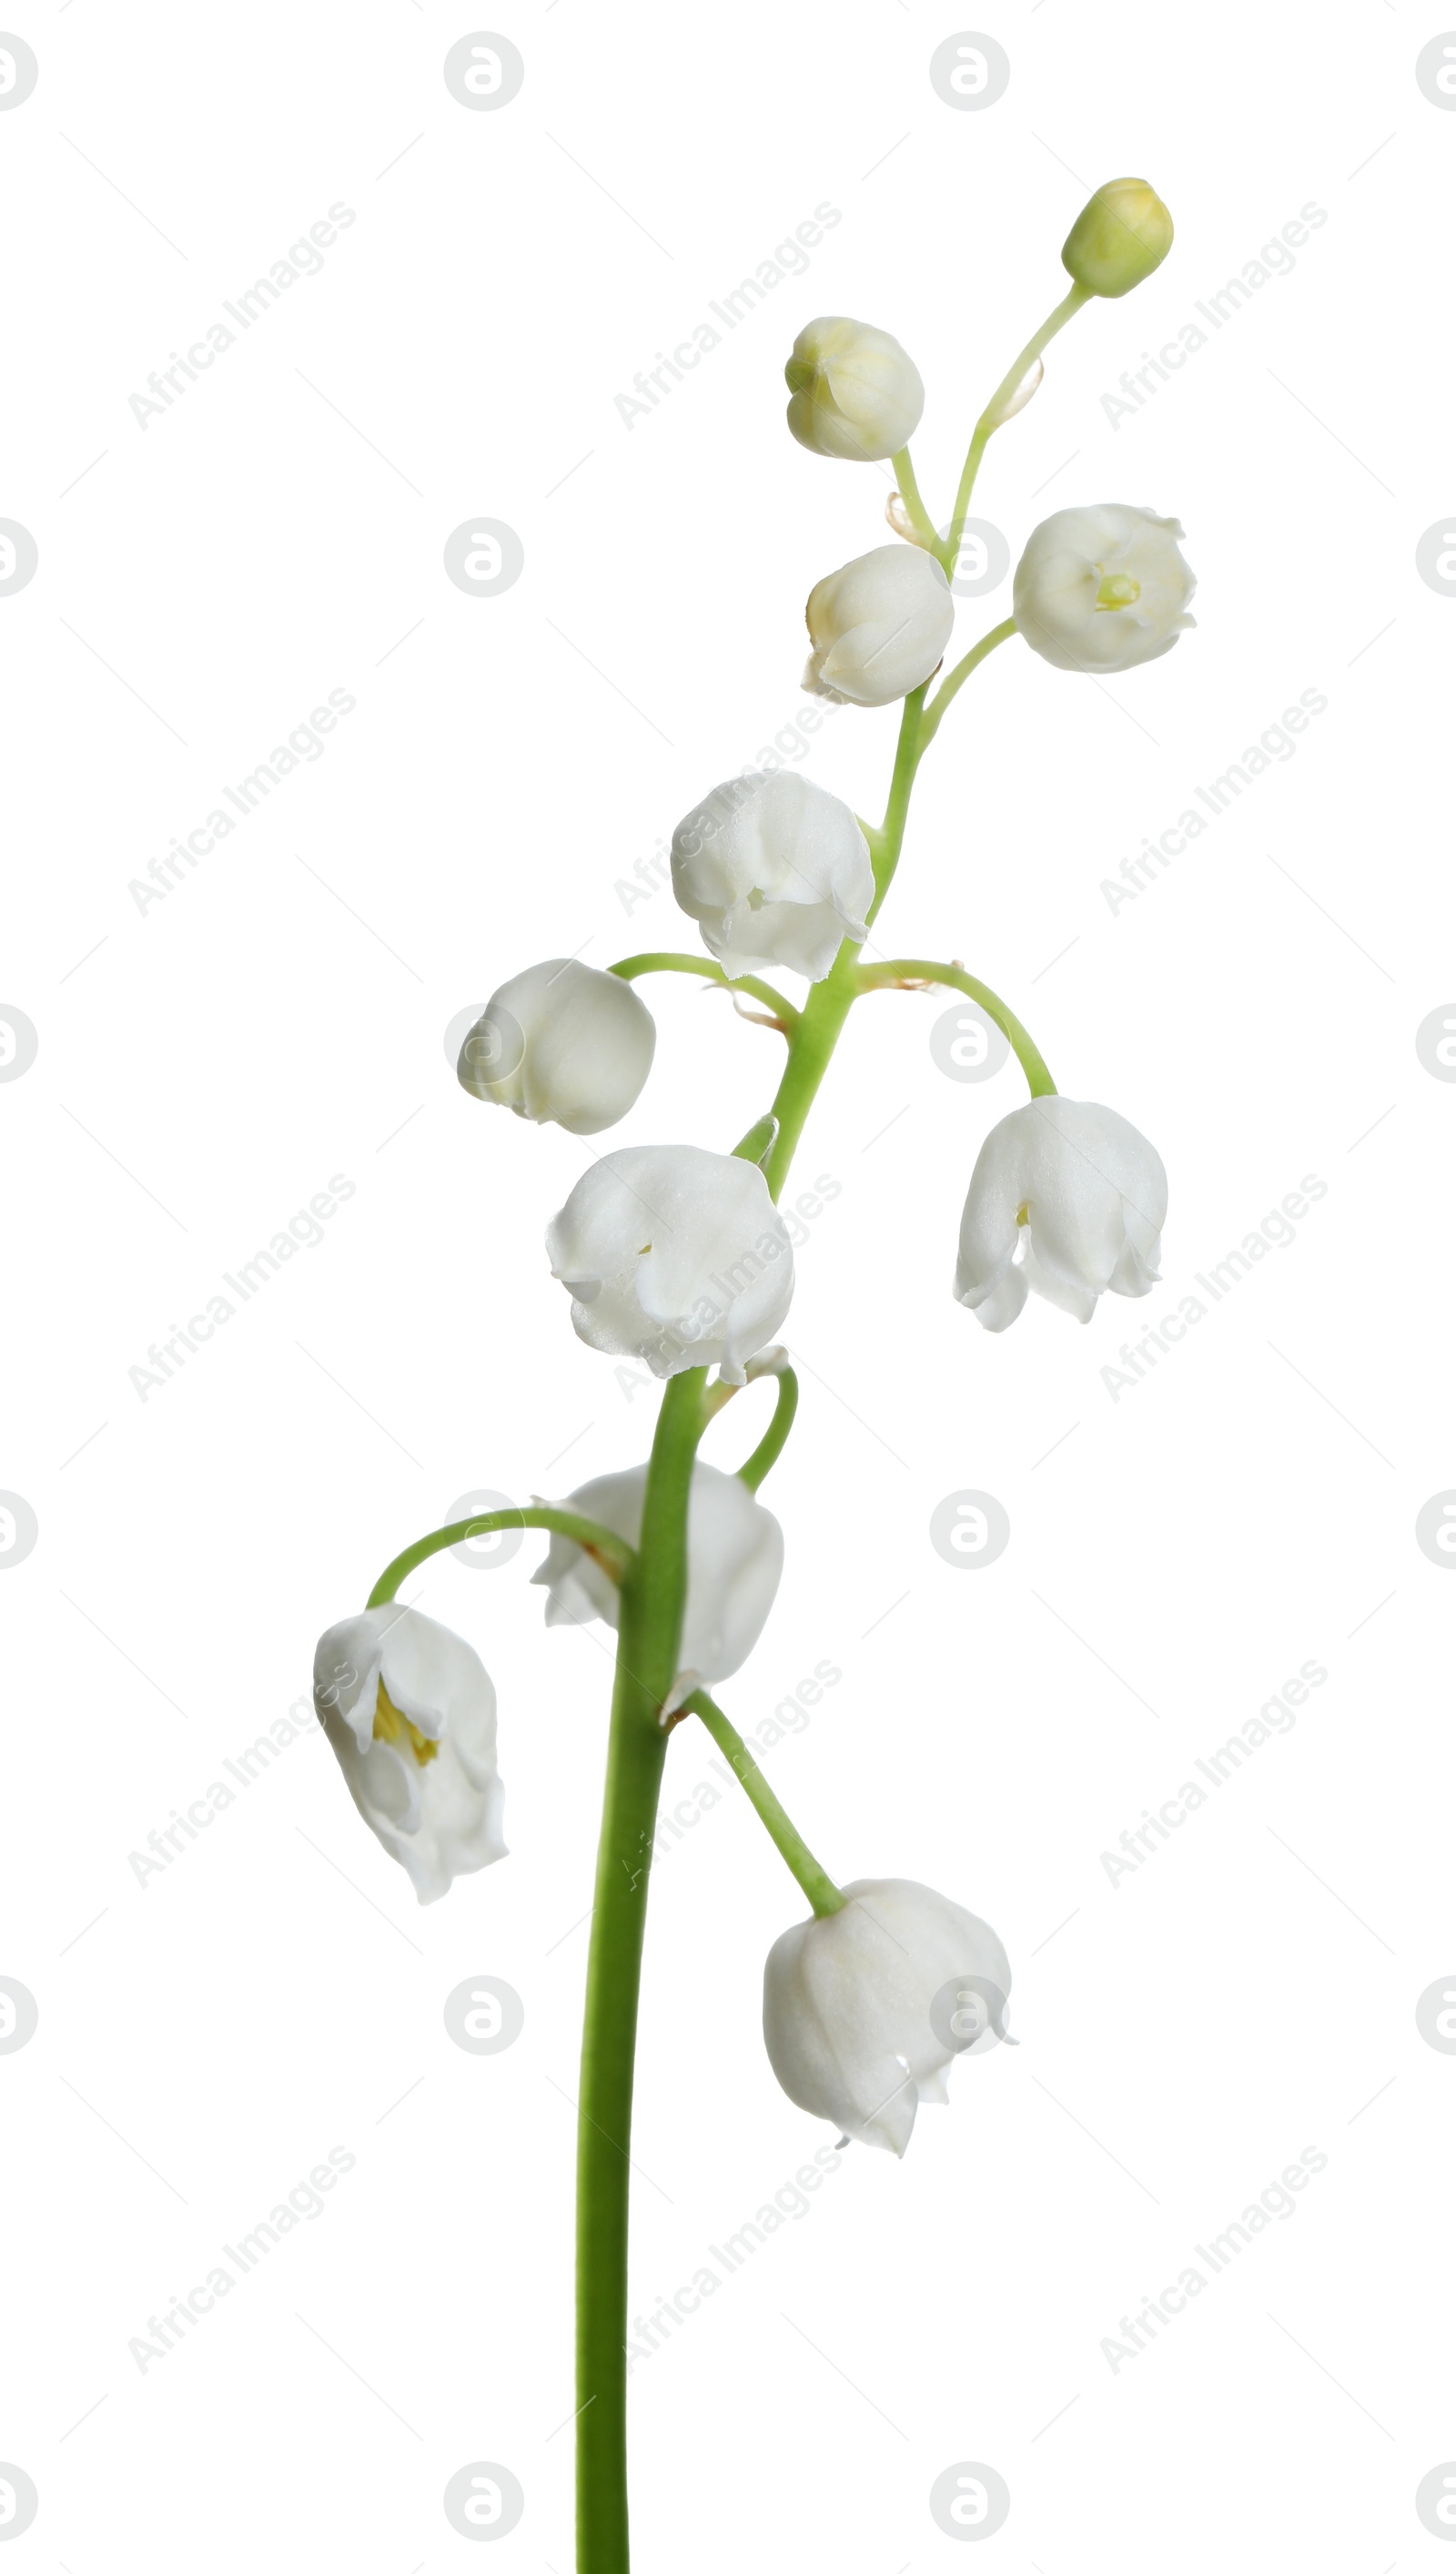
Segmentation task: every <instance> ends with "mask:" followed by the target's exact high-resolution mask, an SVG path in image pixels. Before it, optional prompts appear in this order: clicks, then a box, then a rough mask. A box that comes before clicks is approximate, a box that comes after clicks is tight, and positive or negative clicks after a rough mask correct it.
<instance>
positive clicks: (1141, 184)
mask: <svg viewBox="0 0 1456 2574" xmlns="http://www.w3.org/2000/svg"><path fill="white" fill-rule="evenodd" d="M1172 240H1173V219H1172V216H1171V215H1170V214H1169V212H1168V210H1167V207H1166V206H1165V205H1164V204H1163V201H1162V199H1161V197H1159V196H1157V195H1155V194H1154V192H1153V190H1152V189H1151V188H1150V187H1149V186H1148V184H1147V181H1146V180H1145V179H1109V180H1108V181H1107V183H1106V185H1105V186H1104V187H1101V188H1099V189H1098V190H1097V193H1096V195H1095V196H1094V197H1089V198H1088V199H1087V202H1086V204H1085V205H1084V206H1083V208H1082V211H1081V213H1080V214H1079V215H1078V217H1077V219H1076V222H1075V223H1074V224H1073V226H1072V228H1071V231H1070V232H1069V233H1068V234H1067V237H1066V240H1065V241H1064V242H1063V244H1062V250H1061V264H1062V267H1063V268H1064V269H1065V270H1066V273H1067V275H1068V277H1071V278H1074V279H1075V281H1076V283H1077V285H1078V286H1081V287H1084V288H1085V289H1086V292H1087V293H1088V294H1089V295H1106V296H1118V295H1129V294H1130V293H1131V291H1132V289H1133V287H1134V286H1140V285H1141V284H1142V281H1143V279H1144V278H1145V277H1151V275H1152V273H1153V270H1154V269H1155V268H1159V267H1160V266H1161V265H1162V262H1163V261H1164V260H1165V259H1166V258H1167V255H1168V252H1169V250H1170V249H1171V247H1172Z"/></svg>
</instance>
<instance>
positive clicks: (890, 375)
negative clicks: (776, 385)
mask: <svg viewBox="0 0 1456 2574" xmlns="http://www.w3.org/2000/svg"><path fill="white" fill-rule="evenodd" d="M783 380H784V383H785V384H786V385H787V387H788V390H789V392H790V393H791V394H792V396H793V400H792V401H791V402H790V404H789V406H788V426H789V428H790V429H791V430H792V432H793V435H794V437H795V438H796V439H797V441H798V443H799V446H800V447H807V448H811V449H812V451H813V453H814V455H815V456H837V457H840V458H842V459H843V460H845V461H846V462H847V463H850V464H872V463H874V462H875V461H876V460H877V459H879V458H880V457H884V456H893V455H895V454H896V453H897V452H898V450H899V449H900V448H902V447H903V446H904V444H905V441H906V440H907V439H908V438H911V437H912V436H913V435H914V432H915V430H916V429H917V428H918V427H919V421H920V414H921V412H922V411H923V410H924V407H925V388H924V386H923V385H922V384H921V382H920V376H919V370H918V368H917V367H916V366H915V365H914V363H913V361H912V360H911V359H909V358H907V357H906V355H905V353H904V351H903V349H902V348H901V347H900V344H899V342H898V340H894V339H891V337H890V335H889V333H888V331H876V330H875V329H874V327H873V325H872V323H869V322H846V321H844V320H842V319H839V318H837V317H835V316H831V315H822V316H821V317H820V319H819V320H818V321H817V322H806V323H805V324H804V327H803V329H802V330H801V331H800V333H799V335H798V338H797V339H796V340H795V341H794V344H793V355H792V356H791V358H790V359H789V361H788V364H787V366H786V367H785V368H784V370H783Z"/></svg>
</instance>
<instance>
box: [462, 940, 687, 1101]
mask: <svg viewBox="0 0 1456 2574" xmlns="http://www.w3.org/2000/svg"><path fill="white" fill-rule="evenodd" d="M657 1041H658V1032H657V1029H656V1027H655V1026H654V1024H653V1016H652V1012H651V1011H650V1010H649V1009H648V1008H647V1006H646V1004H645V1003H644V1002H643V1001H640V1000H639V998H638V996H637V994H636V992H635V991H634V990H633V988H632V985H631V984H630V983H627V982H624V980H623V978H622V976H621V975H620V974H604V973H601V972H599V970H598V968H597V967H596V966H595V965H582V964H579V963H578V961H577V959H576V958H575V957H572V956H549V957H548V958H547V959H546V961H545V963H544V964H541V965H528V967H527V969H526V971H525V973H524V974H516V975H513V977H512V979H511V981H510V982H509V983H503V984H502V985H501V988H500V990H499V992H497V993H495V994H494V995H493V996H492V998H491V999H490V1000H489V1001H488V1002H487V1003H486V1006H485V1009H484V1011H483V1012H482V1014H481V1016H480V1017H479V1018H478V1019H477V1021H476V1023H475V1026H474V1027H473V1028H472V1030H471V1032H470V1035H469V1036H468V1037H467V1038H466V1041H465V1044H464V1045H463V1046H462V1047H461V1050H460V1063H459V1066H458V1074H459V1078H460V1080H461V1082H462V1084H463V1085H464V1087H465V1088H466V1089H467V1090H469V1091H471V1092H472V1093H473V1094H474V1096H475V1097H476V1098H477V1099H490V1100H494V1101H495V1103H496V1104H497V1106H498V1107H501V1108H514V1109H515V1111H516V1114H517V1116H518V1117H530V1118H533V1119H534V1120H535V1122H536V1124H537V1125H538V1126H540V1125H546V1124H552V1125H556V1126H565V1127H566V1129H567V1132H568V1133H569V1134H571V1135H596V1134H600V1132H601V1130H602V1128H603V1127H604V1126H615V1125H616V1124H617V1122H618V1120H619V1118H622V1117H625V1116H626V1115H627V1112H628V1110H629V1108H631V1107H632V1106H633V1105H634V1103H635V1102H636V1100H637V1098H638V1095H639V1093H640V1091H641V1089H642V1086H643V1083H644V1082H645V1081H646V1080H647V1077H648V1074H649V1073H650V1072H651V1070H652V1066H653V1049H654V1047H655V1046H656V1044H657Z"/></svg>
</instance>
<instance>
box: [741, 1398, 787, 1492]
mask: <svg viewBox="0 0 1456 2574" xmlns="http://www.w3.org/2000/svg"><path fill="white" fill-rule="evenodd" d="M797 1410H798V1379H797V1377H796V1376H795V1375H794V1373H793V1370H792V1368H790V1367H786V1368H780V1369H779V1370H778V1400H777V1402H776V1403H775V1404H774V1406H773V1418H772V1420H771V1421H770V1422H769V1424H768V1427H767V1429H766V1430H765V1431H764V1433H763V1436H762V1438H761V1439H760V1440H759V1442H758V1445H757V1447H756V1448H755V1449H754V1451H753V1453H752V1455H751V1457H747V1458H745V1459H744V1461H743V1463H742V1465H741V1466H740V1467H739V1468H738V1482H739V1483H740V1484H746V1485H747V1487H748V1490H749V1492H750V1493H756V1491H757V1489H758V1486H759V1485H760V1484H761V1483H762V1481H763V1478H764V1476H765V1475H766V1474H767V1472H768V1469H769V1467H770V1466H775V1465H776V1464H777V1462H778V1458H779V1455H780V1453H781V1451H782V1448H783V1443H784V1441H785V1439H786V1438H787V1437H788V1434H789V1432H790V1430H791V1429H792V1428H793V1416H794V1414H795V1412H796V1411H797Z"/></svg>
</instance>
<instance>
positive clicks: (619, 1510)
mask: <svg viewBox="0 0 1456 2574" xmlns="http://www.w3.org/2000/svg"><path fill="white" fill-rule="evenodd" d="M647 1480H648V1470H647V1468H646V1466H632V1467H629V1468H628V1469H627V1471H626V1472H625V1473H624V1474H620V1475H597V1476H594V1477H593V1479H592V1481H591V1483H589V1484H584V1485H583V1486H582V1488H581V1490H580V1492H576V1493H573V1494H572V1495H571V1496H570V1498H569V1500H568V1503H567V1505H566V1507H567V1508H568V1509H569V1510H574V1511H580V1512H581V1513H582V1514H583V1516H584V1517H585V1518H587V1519H593V1520H598V1521H600V1522H601V1524H602V1526H603V1527H604V1528H610V1529H615V1530H616V1532H617V1535H618V1536H619V1537H625V1538H626V1539H627V1541H628V1543H629V1545H631V1546H636V1544H637V1542H638V1538H639V1536H640V1535H641V1532H642V1515H643V1497H644V1495H645V1493H646V1491H647ZM782 1571H783V1531H782V1530H781V1529H780V1527H779V1525H778V1522H777V1521H776V1520H775V1518H774V1517H773V1514H772V1512H771V1511H765V1510H764V1509H763V1506H762V1504H761V1503H760V1502H756V1501H755V1500H754V1499H753V1496H752V1494H751V1493H750V1492H749V1490H748V1488H747V1485H746V1484H743V1483H740V1482H739V1480H738V1478H737V1476H736V1475H725V1474H722V1473H720V1471H719V1469H718V1467H717V1466H707V1465H705V1464H704V1463H703V1462H702V1460H700V1461H699V1462H698V1463H697V1464H696V1465H695V1466H694V1469H693V1483H692V1486H691V1489H690V1493H689V1500H688V1598H687V1604H686V1606H685V1608H684V1612H683V1641H682V1643H681V1645H680V1646H679V1649H678V1659H679V1662H680V1664H681V1665H682V1666H683V1669H684V1672H685V1674H691V1675H692V1676H693V1679H694V1680H695V1682H698V1681H704V1682H708V1683H712V1682H715V1681H726V1680H727V1679H728V1677H729V1675H730V1674H731V1673H733V1672H735V1671H736V1670H737V1669H738V1667H739V1665H740V1664H742V1663H745V1662H746V1661H747V1659H748V1656H749V1654H750V1653H751V1652H752V1650H753V1647H754V1646H755V1645H756V1643H757V1641H758V1638H759V1636H760V1635H761V1634H762V1632H763V1625H764V1621H765V1619H766V1618H767V1615H768V1612H769V1610H770V1609H771V1608H772V1606H773V1596H774V1593H775V1592H776V1591H777V1589H778V1581H779V1576H780V1574H781V1573H782ZM532 1579H533V1580H534V1581H536V1582H544V1583H545V1584H546V1586H547V1593H548V1597H547V1603H546V1623H547V1625H548V1626H549V1627H560V1626H582V1625H584V1624H585V1623H586V1622H587V1620H589V1619H591V1618H605V1619H606V1621H607V1624H608V1626H609V1627H615V1626H616V1625H617V1616H618V1589H617V1585H616V1583H615V1582H613V1581H611V1580H610V1579H609V1577H608V1576H607V1574H605V1573H604V1572H603V1570H602V1567H601V1566H600V1564H598V1563H596V1562H595V1561H594V1559H593V1558H592V1557H591V1556H590V1555H588V1554H586V1553H585V1552H584V1551H583V1549H582V1548H581V1547H579V1546H578V1545H577V1544H576V1543H575V1541H574V1540H573V1539H571V1538H568V1537H554V1538H553V1539H552V1542H551V1548H550V1552H549V1553H548V1555H547V1559H546V1562H545V1563H544V1564H543V1566H542V1568H541V1570H540V1572H539V1573H537V1574H534V1575H533V1577H532Z"/></svg>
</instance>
